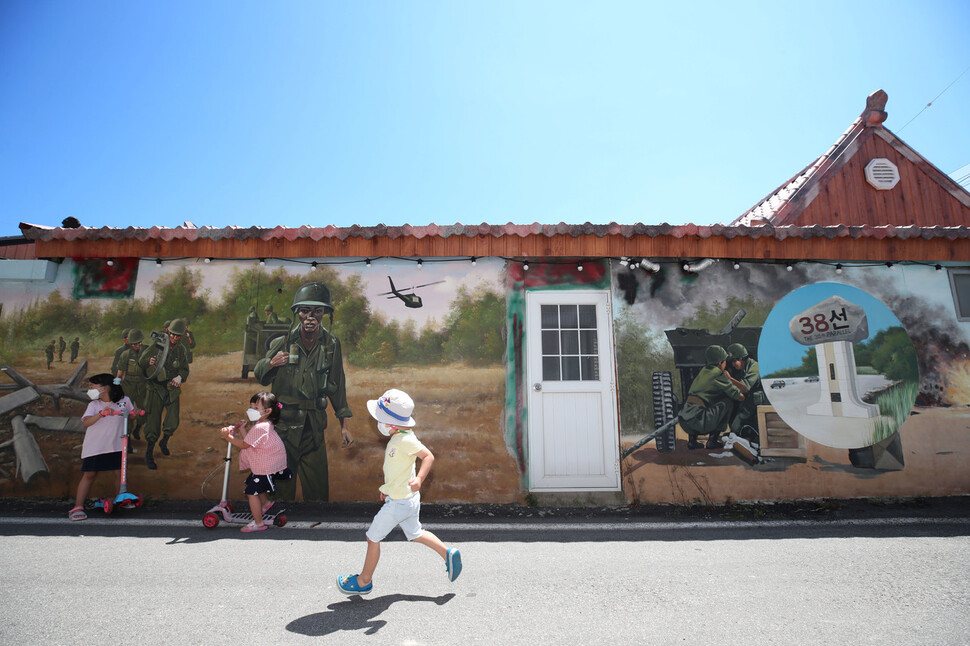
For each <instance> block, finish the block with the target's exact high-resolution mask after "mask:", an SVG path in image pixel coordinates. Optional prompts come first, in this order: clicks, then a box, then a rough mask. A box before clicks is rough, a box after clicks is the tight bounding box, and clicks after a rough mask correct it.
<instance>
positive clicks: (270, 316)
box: [264, 305, 280, 325]
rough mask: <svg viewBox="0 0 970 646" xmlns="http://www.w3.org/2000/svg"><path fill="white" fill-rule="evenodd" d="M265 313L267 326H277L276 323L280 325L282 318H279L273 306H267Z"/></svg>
mask: <svg viewBox="0 0 970 646" xmlns="http://www.w3.org/2000/svg"><path fill="white" fill-rule="evenodd" d="M264 311H265V313H266V323H267V324H269V325H275V324H276V323H279V322H280V317H278V316H277V315H276V312H274V311H273V306H272V305H267V306H266V309H265V310H264Z"/></svg>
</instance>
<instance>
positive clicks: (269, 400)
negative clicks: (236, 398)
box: [249, 391, 283, 425]
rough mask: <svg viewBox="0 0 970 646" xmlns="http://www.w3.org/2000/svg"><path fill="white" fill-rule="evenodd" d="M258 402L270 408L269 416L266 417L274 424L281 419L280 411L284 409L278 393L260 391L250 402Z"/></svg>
mask: <svg viewBox="0 0 970 646" xmlns="http://www.w3.org/2000/svg"><path fill="white" fill-rule="evenodd" d="M256 402H259V403H260V404H262V405H263V408H268V409H269V417H267V418H266V419H268V420H269V421H271V422H272V423H273V424H274V425H275V424H276V422H278V421H280V413H281V412H282V410H283V409H282V408H281V407H280V403H279V401H277V399H276V395H274V394H273V393H270V392H266V391H263V392H258V393H256V394H255V395H253V396H252V398H251V399H250V400H249V403H250V404H255V403H256Z"/></svg>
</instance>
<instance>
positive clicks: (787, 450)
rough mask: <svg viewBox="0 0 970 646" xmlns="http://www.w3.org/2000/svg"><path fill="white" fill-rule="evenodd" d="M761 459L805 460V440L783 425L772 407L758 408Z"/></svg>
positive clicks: (782, 421)
mask: <svg viewBox="0 0 970 646" xmlns="http://www.w3.org/2000/svg"><path fill="white" fill-rule="evenodd" d="M758 431H759V435H760V439H761V455H762V457H768V458H770V457H775V458H805V438H804V436H802V435H801V434H800V433H799V432H798V431H796V430H795V429H793V428H792V427H791V426H789V425H788V424H786V423H785V421H784V420H783V419H782V418H781V417H780V416H779V415H778V413H777V412H775V408H774V407H773V406H768V405H762V406H758Z"/></svg>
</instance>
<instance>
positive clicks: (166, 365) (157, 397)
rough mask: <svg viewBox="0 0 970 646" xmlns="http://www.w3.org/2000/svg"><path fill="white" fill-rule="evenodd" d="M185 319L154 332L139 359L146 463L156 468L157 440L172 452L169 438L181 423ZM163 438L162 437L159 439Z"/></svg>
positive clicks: (164, 451)
mask: <svg viewBox="0 0 970 646" xmlns="http://www.w3.org/2000/svg"><path fill="white" fill-rule="evenodd" d="M184 333H185V322H184V321H183V320H182V319H175V320H173V321H170V322H169V324H168V332H167V333H164V332H163V333H161V334H155V333H153V334H152V336H154V337H155V343H153V344H152V345H150V346H149V347H148V348H147V349H145V350H143V351H142V352H141V354H140V355H139V357H138V363H139V365H140V366H141V367H142V369H143V370H144V371H145V374H146V380H145V383H146V386H147V388H146V395H145V442H146V443H147V445H146V447H145V466H147V467H148V468H149V469H157V468H158V465H156V464H155V456H154V450H155V442H158V449H159V450H160V451H161V452H162V455H169V454H170V452H169V450H168V441H169V438H171V437H172V435H173V434H174V433H175V429H177V428H178V425H179V395H180V394H181V393H182V384H183V383H184V382H185V380H186V379H187V378H188V376H189V361H188V357H187V356H186V354H185V346H183V345H182V344H181V343H180V341H181V340H182V335H183V334H184ZM159 438H161V441H159Z"/></svg>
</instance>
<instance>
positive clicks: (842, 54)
mask: <svg viewBox="0 0 970 646" xmlns="http://www.w3.org/2000/svg"><path fill="white" fill-rule="evenodd" d="M673 5H677V6H673ZM968 33H970V2H966V0H952V1H945V0H922V1H917V0H912V1H908V2H899V1H896V0H885V1H883V2H880V3H876V4H872V3H869V4H866V3H860V2H848V1H839V2H827V1H822V2H799V3H795V2H781V1H779V2H764V3H746V2H731V3H724V2H716V3H705V2H693V3H659V2H658V3H654V2H649V1H647V0H639V1H633V2H624V1H615V2H571V1H568V0H562V1H556V2H540V1H535V0H515V1H510V2H503V1H496V0H488V1H484V0H483V1H480V2H467V1H462V0H456V1H445V0H441V1H438V2H417V1H414V2H408V1H399V0H395V1H393V2H391V1H379V0H375V1H368V2H336V1H333V2H324V1H319V2H301V1H293V0H291V1H287V2H264V1H260V2H252V1H245V0H243V1H240V0H234V1H232V2H230V1H225V0H211V1H204V2H200V1H198V0H192V1H179V0H167V1H165V2H151V1H144V2H127V1H126V2H119V1H110V0H103V1H99V2H76V1H67V0H48V1H38V0H2V1H0V218H2V219H0V223H2V227H0V235H18V234H19V229H18V228H17V224H18V223H19V222H30V223H34V224H44V225H59V224H60V222H61V220H62V219H63V218H65V217H67V216H74V217H77V218H78V219H79V220H81V222H82V223H83V224H85V225H88V226H116V227H124V226H129V225H136V226H153V225H159V226H178V225H180V224H181V223H182V222H183V221H185V220H189V221H192V222H194V223H195V224H196V225H198V226H203V225H211V226H220V227H221V226H227V225H230V224H236V225H240V226H252V225H262V226H276V225H277V224H283V225H285V226H300V225H303V224H310V225H313V226H324V225H328V224H335V225H338V226H349V225H351V224H361V225H374V224H378V223H384V224H387V225H400V224H404V223H409V224H414V225H421V224H428V223H431V222H434V223H437V224H454V223H456V222H461V223H465V224H478V223H481V222H488V223H493V224H500V223H506V222H515V223H530V222H543V223H555V222H560V221H563V222H567V223H582V222H586V221H590V222H594V223H605V222H610V221H616V222H621V223H633V222H645V223H650V224H657V223H661V222H668V223H671V224H679V223H685V222H694V223H698V224H710V223H714V222H729V221H730V220H732V219H733V218H735V217H736V216H738V215H740V214H741V213H742V212H743V211H745V210H746V209H747V208H749V207H750V206H752V205H753V204H754V203H755V202H756V201H758V200H759V199H760V198H762V197H763V196H765V195H766V194H768V193H769V192H770V191H772V190H773V189H775V188H776V187H777V186H778V185H779V184H781V183H782V182H783V181H785V180H786V179H788V178H789V177H790V176H791V175H792V174H794V173H795V172H796V171H798V170H800V169H801V168H802V167H803V166H805V165H806V164H807V163H809V162H810V161H812V160H813V159H814V158H815V157H817V156H818V155H820V154H822V153H823V152H825V150H826V149H827V148H828V147H829V146H830V145H831V144H832V143H833V142H834V141H835V140H836V139H837V138H838V136H839V135H840V134H841V133H842V132H843V131H844V130H845V129H846V128H847V127H848V125H849V124H850V123H851V122H852V120H853V119H855V117H856V116H858V115H859V114H860V113H861V112H862V110H863V108H864V105H865V98H866V96H867V95H868V94H869V93H870V92H872V91H874V90H876V89H879V88H882V89H884V90H885V91H886V92H887V93H888V94H889V104H888V108H887V111H888V112H889V115H890V116H889V120H888V121H887V124H886V125H887V126H888V127H889V128H890V129H891V130H893V131H894V132H896V133H897V134H898V135H900V136H901V138H902V139H903V140H904V141H906V142H907V143H909V144H910V145H911V146H913V147H914V148H915V149H916V150H917V151H919V152H920V153H921V154H923V155H924V156H925V157H926V158H928V159H929V160H930V161H931V162H933V163H934V164H936V165H937V166H938V167H939V168H940V169H941V170H943V171H944V172H946V173H952V172H954V171H956V170H957V169H959V168H960V167H962V166H964V165H966V164H967V163H970V122H968V117H967V115H968V114H970V72H968V73H966V74H964V75H963V77H962V78H960V79H959V80H958V81H957V82H956V83H954V84H953V85H952V87H950V88H949V89H948V90H947V91H946V93H944V94H943V96H941V97H940V98H939V99H937V100H936V101H935V102H934V104H933V106H932V107H931V108H929V109H927V110H926V111H925V112H923V114H922V115H920V116H919V118H917V119H916V120H915V121H913V122H912V123H911V124H909V125H908V126H907V127H906V128H905V129H902V130H901V128H902V127H903V126H904V124H905V123H906V122H907V121H909V120H910V119H911V118H912V117H913V116H915V115H916V114H917V113H919V111H920V110H921V109H922V108H923V107H924V106H925V105H926V103H927V102H928V101H930V100H932V99H933V98H934V97H936V96H937V95H938V94H939V93H940V92H941V91H942V90H943V89H944V88H945V87H946V86H947V85H949V84H950V83H951V82H953V81H954V79H956V78H957V77H958V76H959V75H960V74H961V72H963V71H964V70H966V69H967V68H968V67H970V38H968V36H967V34H968Z"/></svg>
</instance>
